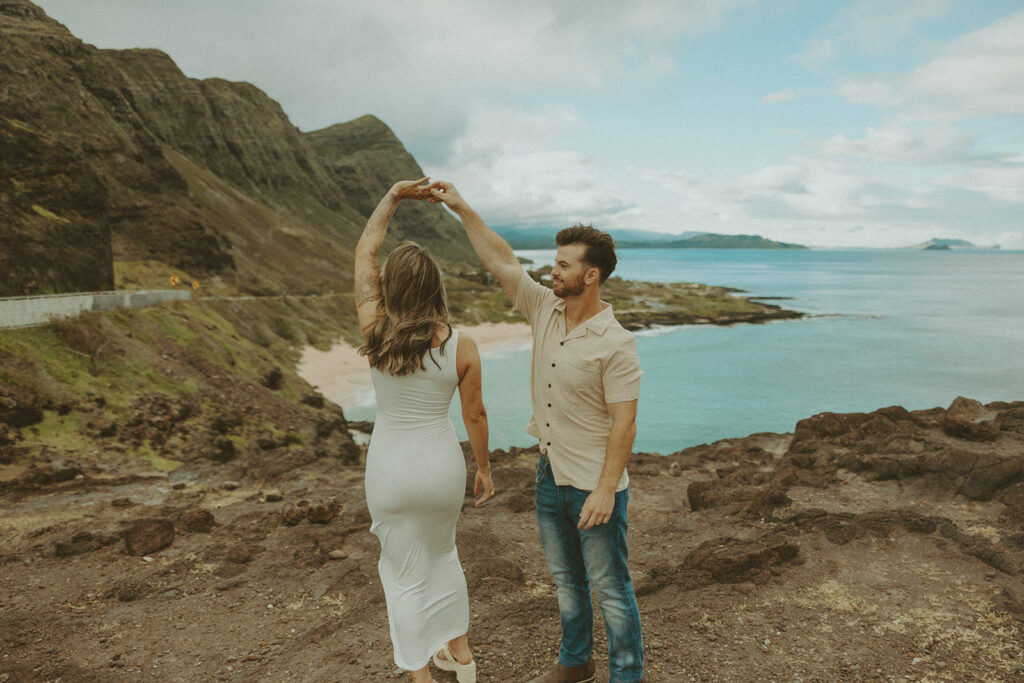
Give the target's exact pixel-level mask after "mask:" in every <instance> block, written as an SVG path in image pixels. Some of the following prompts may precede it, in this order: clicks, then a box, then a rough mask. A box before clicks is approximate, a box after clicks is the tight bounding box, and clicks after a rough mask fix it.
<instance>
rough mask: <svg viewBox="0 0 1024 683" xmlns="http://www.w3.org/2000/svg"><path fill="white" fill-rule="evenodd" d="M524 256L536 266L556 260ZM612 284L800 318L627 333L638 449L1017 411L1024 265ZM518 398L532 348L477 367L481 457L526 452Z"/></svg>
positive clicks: (801, 264) (669, 268) (923, 259)
mask: <svg viewBox="0 0 1024 683" xmlns="http://www.w3.org/2000/svg"><path fill="white" fill-rule="evenodd" d="M520 255H522V256H526V257H528V258H531V259H533V260H534V261H535V262H536V263H538V264H545V263H550V262H551V261H552V259H553V256H554V252H553V251H524V252H520ZM615 274H616V275H619V276H621V277H624V278H627V279H642V280H649V281H664V282H673V281H683V282H703V283H707V284H711V285H723V286H729V287H736V288H740V289H744V290H746V291H747V292H749V293H750V294H751V295H754V296H764V297H776V296H782V297H791V298H790V299H789V300H786V301H779V302H776V303H780V304H782V305H783V306H784V307H786V308H792V309H795V310H799V311H803V312H805V313H807V314H808V317H807V318H805V319H803V320H799V321H783V322H775V323H769V324H765V325H737V326H733V327H712V326H685V327H673V328H661V329H658V330H651V331H645V332H641V333H639V334H638V337H637V339H638V348H639V353H640V362H641V366H642V367H643V370H644V380H643V387H642V390H641V396H640V408H639V414H638V418H637V426H638V432H637V440H636V446H635V449H636V450H640V451H658V452H661V453H670V452H673V451H676V450H679V449H681V448H684V447H686V446H691V445H694V444H698V443H706V442H710V441H714V440H717V439H722V438H727V437H738V436H745V435H747V434H750V433H754V432H759V431H773V432H788V431H792V429H793V427H794V425H795V424H796V422H797V420H800V419H801V418H804V417H808V416H810V415H813V414H815V413H819V412H823V411H835V412H852V411H871V410H875V409H877V408H881V407H883V406H888V405H897V404H898V405H902V406H905V407H906V408H908V409H911V410H916V409H922V408H931V407H934V406H943V407H945V406H948V405H949V403H951V402H952V400H953V399H954V398H955V397H956V396H958V395H963V396H968V397H971V398H975V399H978V400H980V401H983V402H988V401H996V400H1006V401H1009V400H1021V399H1024V353H1022V349H1024V343H1022V340H1024V252H1019V251H1018V252H987V251H986V252H982V251H977V252H963V251H954V252H934V251H933V252H926V251H913V250H909V251H895V250H893V251H889V250H879V251H870V250H841V251H832V250H808V251H760V250H750V251H747V250H644V249H636V250H634V249H626V250H622V251H620V252H619V267H618V269H617V270H616V273H615ZM528 384H529V350H528V349H521V350H517V351H505V352H499V353H495V354H491V355H488V356H486V357H485V358H484V399H485V402H486V404H487V407H488V412H489V415H490V423H491V444H492V447H493V448H502V447H507V446H509V445H528V444H529V443H530V437H529V436H528V435H527V434H526V433H525V432H524V431H523V426H524V425H525V424H526V422H527V420H528V419H529V414H530V408H529V386H528ZM346 414H347V415H349V416H351V417H352V418H353V419H372V416H373V408H372V407H346ZM453 416H455V418H456V419H455V422H456V425H457V426H458V423H459V420H458V418H457V416H458V408H457V406H456V407H455V408H454V409H453ZM462 436H463V438H464V437H465V434H464V432H463V433H462Z"/></svg>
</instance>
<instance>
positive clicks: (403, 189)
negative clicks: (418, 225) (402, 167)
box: [354, 178, 430, 338]
mask: <svg viewBox="0 0 1024 683" xmlns="http://www.w3.org/2000/svg"><path fill="white" fill-rule="evenodd" d="M429 180H430V179H429V178H420V179H419V180H403V181H401V182H398V183H395V184H394V185H393V186H392V187H391V189H390V190H388V193H387V194H386V195H384V197H383V198H382V199H381V200H380V203H378V204H377V208H376V209H374V210H373V213H372V214H370V219H369V220H368V221H366V227H365V228H363V236H362V237H360V238H359V243H358V244H356V261H355V269H354V270H355V295H356V315H357V316H358V318H359V329H360V330H361V331H362V332H363V337H364V338H365V337H366V333H367V332H368V331H369V329H370V327H372V326H373V323H374V322H376V320H377V313H378V311H379V310H380V305H381V300H380V266H379V265H378V264H377V252H378V251H380V245H381V244H382V243H383V242H384V234H385V233H386V232H387V230H388V223H390V222H391V217H392V216H394V215H395V210H396V209H397V208H398V204H399V202H401V201H402V200H403V199H426V198H427V197H429V196H430V186H429V185H425V184H424V183H426V182H427V181H429Z"/></svg>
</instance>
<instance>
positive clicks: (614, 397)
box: [602, 334, 644, 403]
mask: <svg viewBox="0 0 1024 683" xmlns="http://www.w3.org/2000/svg"><path fill="white" fill-rule="evenodd" d="M643 374H644V373H643V371H642V370H641V369H640V357H639V356H638V355H637V352H636V339H635V338H634V337H633V335H631V334H630V335H629V336H628V338H627V339H623V341H622V343H621V344H619V345H618V346H617V347H616V349H615V351H614V352H612V354H611V355H610V356H609V357H608V358H607V360H606V361H605V363H604V368H603V369H602V381H603V383H604V402H605V403H621V402H623V401H634V400H636V399H638V398H640V377H641V376H642V375H643Z"/></svg>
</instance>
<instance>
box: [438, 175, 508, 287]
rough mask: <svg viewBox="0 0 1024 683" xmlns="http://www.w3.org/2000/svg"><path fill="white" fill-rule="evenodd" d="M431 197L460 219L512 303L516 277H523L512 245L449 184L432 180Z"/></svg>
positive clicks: (487, 266) (472, 242) (475, 249)
mask: <svg viewBox="0 0 1024 683" xmlns="http://www.w3.org/2000/svg"><path fill="white" fill-rule="evenodd" d="M430 192H431V194H432V195H433V197H431V198H430V200H428V201H431V202H434V203H437V202H443V203H444V204H445V206H447V207H448V208H449V209H451V210H452V211H453V212H454V213H455V215H456V216H458V217H459V220H461V221H462V225H463V227H464V228H465V229H466V235H468V236H469V243H470V244H471V245H473V251H475V252H476V255H477V257H479V259H480V260H481V261H483V264H484V267H485V268H487V270H489V271H491V274H492V275H494V277H496V278H498V282H500V283H501V286H502V287H504V288H505V291H506V292H507V293H508V295H509V297H510V298H511V299H512V302H513V303H515V300H516V292H517V291H518V290H519V278H521V277H522V276H523V267H522V265H520V263H519V260H518V259H516V255H515V254H514V253H512V247H510V246H509V244H508V242H506V241H505V240H504V239H502V237H501V235H499V234H498V233H496V232H494V231H493V230H491V228H490V227H488V225H487V224H486V223H484V221H483V219H482V218H480V216H479V215H478V214H477V212H476V211H474V210H473V209H472V207H470V205H469V204H468V203H466V200H465V199H463V198H462V196H461V195H460V194H459V192H458V190H456V189H455V186H454V185H452V184H451V183H447V182H444V181H435V182H433V183H432V184H431V186H430Z"/></svg>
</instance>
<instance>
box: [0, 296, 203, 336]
mask: <svg viewBox="0 0 1024 683" xmlns="http://www.w3.org/2000/svg"><path fill="white" fill-rule="evenodd" d="M191 298H192V292H190V291H186V290H179V289H157V290H140V291H134V292H127V291H124V292H87V293H75V294H46V295H42V296H19V297H11V298H7V299H0V328H11V327H32V326H34V325H45V324H47V323H48V322H50V321H51V320H52V319H54V318H69V317H71V316H75V315H78V314H79V313H84V312H86V311H111V310H113V309H115V308H118V307H119V306H125V307H127V308H148V307H150V306H153V305H155V304H158V303H161V302H164V301H188V300H189V299H191Z"/></svg>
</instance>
